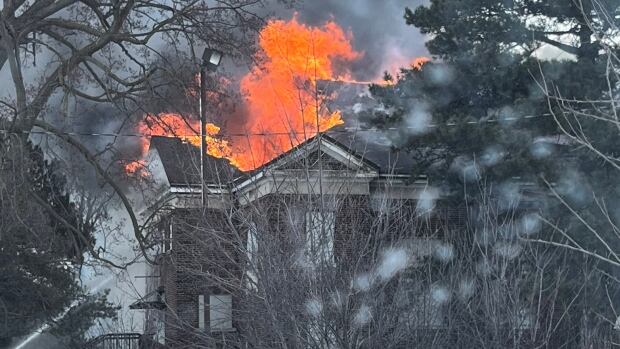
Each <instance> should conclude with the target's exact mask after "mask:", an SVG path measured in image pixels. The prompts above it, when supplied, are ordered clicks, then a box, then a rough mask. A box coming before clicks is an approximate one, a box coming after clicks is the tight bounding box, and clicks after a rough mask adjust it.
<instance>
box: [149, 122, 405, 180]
mask: <svg viewBox="0 0 620 349" xmlns="http://www.w3.org/2000/svg"><path fill="white" fill-rule="evenodd" d="M323 137H324V139H325V141H327V142H329V143H330V144H333V145H334V146H337V147H338V148H340V149H341V150H342V151H343V152H346V153H349V154H350V155H351V157H353V158H355V159H357V160H358V161H359V162H361V163H364V164H365V165H367V166H369V167H371V168H374V169H376V170H377V171H379V173H382V174H409V171H410V169H411V168H410V166H411V161H410V160H408V157H407V156H406V155H403V154H399V153H398V152H395V151H393V150H392V149H391V148H390V146H389V145H388V144H385V143H381V139H373V138H368V137H367V136H364V135H362V134H361V133H359V134H358V133H355V132H346V131H345V129H344V128H343V127H336V128H334V129H333V131H332V132H327V133H325V134H324V135H323ZM315 138H316V137H313V138H310V139H308V140H307V141H305V142H304V143H302V144H300V145H298V146H297V147H295V148H293V149H291V150H289V151H287V152H285V153H283V154H282V155H280V156H279V157H277V158H276V159H274V160H272V161H270V162H268V163H266V164H264V165H262V166H261V167H259V168H257V169H255V170H253V171H251V172H250V173H245V174H244V173H242V172H240V171H239V170H237V169H236V168H235V167H234V166H232V165H230V164H229V163H228V161H227V160H225V159H218V158H214V157H212V156H207V171H206V180H207V183H209V184H218V183H228V182H232V181H233V180H234V179H238V178H243V177H245V176H246V175H249V174H255V173H257V172H260V171H262V170H264V169H265V168H267V167H268V166H271V165H273V164H274V163H275V162H278V161H281V160H285V159H286V158H287V157H289V156H291V154H293V153H294V152H295V151H297V150H299V149H302V148H304V147H305V146H306V145H308V144H311V143H312V142H313V141H314V140H315ZM151 149H155V150H156V151H157V153H158V155H159V158H160V159H161V163H162V166H163V169H164V172H165V174H166V177H167V179H168V182H169V183H170V185H171V186H188V185H190V186H192V185H198V184H199V183H200V150H199V148H197V147H194V146H193V145H191V144H188V143H186V142H183V141H182V140H181V139H178V138H172V137H152V138H151Z"/></svg>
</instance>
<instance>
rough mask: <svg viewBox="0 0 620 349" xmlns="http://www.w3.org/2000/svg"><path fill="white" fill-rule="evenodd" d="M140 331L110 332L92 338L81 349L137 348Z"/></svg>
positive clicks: (138, 346)
mask: <svg viewBox="0 0 620 349" xmlns="http://www.w3.org/2000/svg"><path fill="white" fill-rule="evenodd" d="M140 337H142V335H141V334H140V333H110V334H105V335H103V336H99V337H96V338H93V339H92V340H90V341H88V342H87V343H86V344H85V345H84V346H83V347H82V348H83V349H139V348H140Z"/></svg>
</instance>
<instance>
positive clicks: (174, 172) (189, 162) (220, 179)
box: [151, 136, 241, 186]
mask: <svg viewBox="0 0 620 349" xmlns="http://www.w3.org/2000/svg"><path fill="white" fill-rule="evenodd" d="M151 149H155V150H157V153H158V154H159V158H160V159H161V164H162V166H163V168H164V171H165V173H166V177H167V178H168V182H169V183H170V185H171V186H188V185H189V186H191V185H198V184H200V148H197V147H195V146H193V145H191V144H189V143H186V142H183V141H182V140H181V139H179V138H173V137H159V136H153V137H151ZM206 166H207V171H205V174H206V177H205V179H206V182H207V183H209V184H218V183H227V182H230V181H232V180H233V179H234V178H237V177H239V176H241V172H239V170H237V169H236V168H235V167H234V166H231V165H230V164H229V163H228V160H226V159H218V158H215V157H212V156H207V162H206Z"/></svg>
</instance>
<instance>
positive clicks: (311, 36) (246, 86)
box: [125, 17, 428, 173]
mask: <svg viewBox="0 0 620 349" xmlns="http://www.w3.org/2000/svg"><path fill="white" fill-rule="evenodd" d="M351 39H352V37H351V34H350V33H347V32H345V31H344V30H343V29H342V28H341V27H339V26H338V25H337V24H336V23H334V22H333V21H329V22H327V23H325V24H324V25H323V26H320V27H311V26H307V25H305V24H302V23H299V22H298V20H297V18H296V17H293V18H292V19H291V20H289V21H282V20H271V21H269V22H268V24H267V25H266V26H265V28H263V29H262V31H261V32H260V36H259V45H260V48H261V50H260V53H259V54H260V56H259V57H257V61H259V62H261V64H259V65H256V66H254V67H253V68H252V69H251V70H250V72H249V73H247V74H246V75H245V76H244V77H243V78H242V79H241V82H240V88H241V90H242V91H241V92H242V93H243V94H244V95H245V96H246V99H245V106H246V109H247V115H246V116H245V121H244V124H243V125H238V126H237V127H235V136H231V135H229V136H228V137H227V138H226V139H224V138H223V136H222V135H220V133H219V132H220V128H219V127H218V126H216V125H213V124H209V125H208V126H207V129H206V130H207V142H206V143H207V146H208V150H207V152H208V154H209V155H211V156H214V157H216V158H226V159H228V160H229V161H230V163H231V164H233V165H234V166H236V167H237V168H239V169H240V170H242V171H250V170H253V169H255V168H257V167H259V166H261V165H263V164H265V163H266V162H268V161H270V160H272V159H273V158H275V157H277V156H278V155H280V154H282V153H283V152H286V151H288V150H290V149H291V148H293V147H295V146H296V145H298V144H300V143H302V142H304V141H305V140H307V139H309V138H311V137H314V136H315V135H316V134H317V133H318V132H323V131H326V130H328V129H330V128H332V127H334V126H337V125H341V124H343V120H342V118H341V115H340V112H339V111H329V110H327V109H326V108H325V103H324V101H325V99H326V98H329V97H330V96H325V95H322V94H320V93H319V92H318V89H317V81H320V80H331V81H342V82H350V83H382V82H381V81H380V80H379V79H377V81H372V82H360V81H356V80H354V79H352V77H351V75H350V70H349V69H348V66H350V63H352V62H353V61H355V60H357V59H359V58H360V57H362V55H363V54H362V53H360V52H357V51H356V50H355V49H353V47H352V45H351ZM427 61H428V59H427V58H420V59H416V60H415V61H414V62H413V63H409V65H410V66H411V67H415V68H417V69H420V68H421V66H422V64H424V63H426V62H427ZM391 64H395V62H391ZM396 64H397V63H396ZM405 65H406V63H405ZM195 119H196V118H183V117H182V116H181V115H178V114H173V113H166V114H159V115H150V114H149V115H147V116H146V118H145V121H144V122H142V123H140V125H139V126H138V131H139V132H140V133H141V134H144V135H148V136H155V135H160V136H172V137H178V138H181V139H183V140H184V141H186V142H188V143H191V144H192V145H195V146H200V137H199V136H198V134H199V130H200V123H199V121H197V120H195ZM193 135H195V136H193ZM240 135H243V136H240ZM149 141H150V139H149V138H148V137H146V138H144V139H143V141H142V144H141V145H142V154H143V155H144V154H145V153H146V150H147V149H148V144H149ZM140 161H141V160H138V161H136V162H133V163H130V164H127V165H126V166H125V169H126V171H127V172H130V173H135V172H136V169H137V168H139V167H140V165H142V163H140Z"/></svg>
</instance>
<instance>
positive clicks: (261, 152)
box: [231, 17, 361, 171]
mask: <svg viewBox="0 0 620 349" xmlns="http://www.w3.org/2000/svg"><path fill="white" fill-rule="evenodd" d="M350 39H351V38H350V35H349V34H348V33H345V32H344V31H343V30H342V28H340V27H339V26H338V25H337V24H336V23H334V22H332V21H330V22H327V23H326V24H324V25H323V26H322V27H309V26H306V25H304V24H301V23H299V22H298V21H297V18H296V17H294V18H293V19H291V20H290V21H286V22H285V21H282V20H272V21H269V22H268V24H267V26H266V27H265V28H264V29H263V30H262V31H261V33H260V40H259V44H260V47H261V49H262V53H263V54H264V56H263V57H260V58H262V59H263V64H261V65H260V66H256V67H254V68H253V69H252V70H251V71H250V73H248V74H247V75H246V76H245V77H244V78H243V79H242V80H241V88H242V89H243V90H244V92H247V107H248V112H249V113H248V114H249V115H248V119H247V121H246V123H245V125H244V127H243V129H242V132H243V133H247V134H248V137H247V138H246V139H241V138H240V139H238V140H235V141H234V153H233V156H232V161H231V162H232V163H233V164H235V165H236V166H237V167H238V168H239V169H241V170H244V171H247V170H251V169H254V168H256V167H258V166H260V165H262V164H264V163H266V162H267V161H269V160H271V159H273V158H275V157H276V156H278V155H279V154H281V153H282V152H285V151H287V150H289V149H291V148H292V147H294V146H296V145H297V144H299V143H301V142H303V141H304V140H306V139H308V138H310V137H313V136H314V135H316V133H317V129H318V130H319V131H321V132H322V131H325V130H327V129H329V128H331V127H334V126H336V125H340V124H342V123H343V121H342V119H341V117H340V113H339V112H328V111H327V110H325V109H324V106H323V105H322V102H323V99H324V97H320V96H319V94H318V93H317V86H316V82H317V80H326V79H330V80H333V79H338V78H349V71H348V70H347V69H346V68H345V67H344V65H343V64H342V63H347V62H351V61H353V60H355V59H357V58H359V57H360V55H361V54H360V53H358V52H356V51H355V50H354V49H353V47H352V46H351V43H350ZM339 64H340V66H341V67H342V68H341V69H340V71H337V68H336V67H337V66H338V65H339ZM263 134H269V135H268V136H263Z"/></svg>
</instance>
